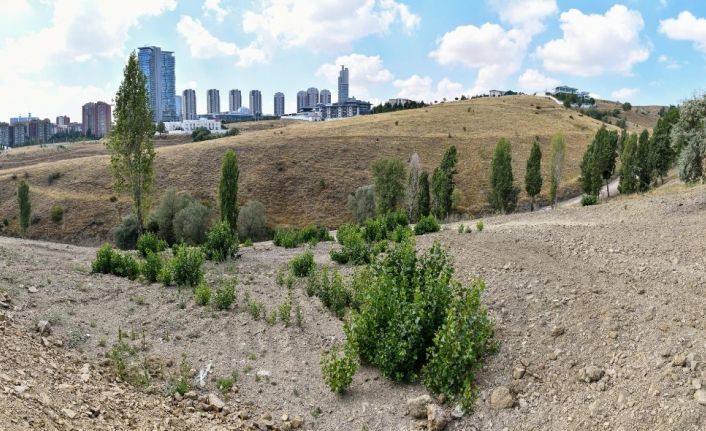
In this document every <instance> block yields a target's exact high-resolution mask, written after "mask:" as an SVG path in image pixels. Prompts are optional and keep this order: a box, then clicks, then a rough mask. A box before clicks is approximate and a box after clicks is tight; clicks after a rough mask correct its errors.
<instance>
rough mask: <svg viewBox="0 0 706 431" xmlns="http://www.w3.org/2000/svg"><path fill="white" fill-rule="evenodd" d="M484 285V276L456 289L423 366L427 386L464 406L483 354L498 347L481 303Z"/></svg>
mask: <svg viewBox="0 0 706 431" xmlns="http://www.w3.org/2000/svg"><path fill="white" fill-rule="evenodd" d="M484 289H485V283H484V282H483V280H475V281H474V282H473V283H472V284H471V288H470V289H461V290H459V291H458V293H457V295H456V296H455V297H454V298H453V300H452V301H451V305H450V307H449V310H448V312H447V314H446V318H445V320H444V324H443V325H442V326H441V328H440V329H439V330H438V331H437V332H436V335H435V336H434V344H433V346H431V347H430V348H429V350H428V352H427V356H428V362H427V363H426V365H425V366H424V369H423V374H424V384H425V386H426V387H427V388H428V389H429V390H431V391H432V392H434V393H437V394H443V395H445V396H446V397H448V398H450V399H454V398H457V399H458V401H459V402H460V403H461V405H462V406H463V408H464V409H465V410H469V409H470V408H471V406H472V404H473V402H474V401H475V398H476V388H475V383H474V381H475V372H476V371H477V370H478V369H480V368H481V366H482V365H483V358H484V357H485V356H486V355H488V354H489V353H492V352H494V351H495V350H496V348H497V344H496V342H495V341H493V335H494V332H495V329H494V325H493V322H492V321H491V320H490V319H489V318H488V313H487V311H486V310H485V308H484V307H483V306H482V305H481V303H480V295H481V293H482V292H483V290H484Z"/></svg>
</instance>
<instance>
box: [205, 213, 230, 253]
mask: <svg viewBox="0 0 706 431" xmlns="http://www.w3.org/2000/svg"><path fill="white" fill-rule="evenodd" d="M237 252H238V235H236V234H235V233H234V232H233V230H232V229H231V228H230V225H229V224H228V222H225V221H222V222H220V223H218V224H217V225H215V226H214V227H213V228H212V229H211V230H210V231H209V232H208V237H207V238H206V244H204V253H205V254H206V259H208V260H213V261H216V262H223V261H224V260H226V259H229V258H231V257H233V256H235V253H237Z"/></svg>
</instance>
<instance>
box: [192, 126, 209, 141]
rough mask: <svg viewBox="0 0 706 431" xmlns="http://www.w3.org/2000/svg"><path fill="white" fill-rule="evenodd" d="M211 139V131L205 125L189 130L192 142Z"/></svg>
mask: <svg viewBox="0 0 706 431" xmlns="http://www.w3.org/2000/svg"><path fill="white" fill-rule="evenodd" d="M209 139H213V137H212V136H211V131H210V130H208V129H207V128H205V127H197V128H195V129H194V131H193V132H191V140H192V141H193V142H201V141H207V140H209Z"/></svg>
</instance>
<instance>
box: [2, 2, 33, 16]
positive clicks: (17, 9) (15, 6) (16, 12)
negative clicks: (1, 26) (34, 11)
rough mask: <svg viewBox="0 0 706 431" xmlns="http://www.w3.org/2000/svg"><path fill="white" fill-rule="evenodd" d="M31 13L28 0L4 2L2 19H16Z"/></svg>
mask: <svg viewBox="0 0 706 431" xmlns="http://www.w3.org/2000/svg"><path fill="white" fill-rule="evenodd" d="M29 11H30V7H29V1H27V0H12V1H8V2H4V3H3V5H2V17H0V21H2V19H3V18H14V17H17V16H20V15H24V14H26V13H27V12H29Z"/></svg>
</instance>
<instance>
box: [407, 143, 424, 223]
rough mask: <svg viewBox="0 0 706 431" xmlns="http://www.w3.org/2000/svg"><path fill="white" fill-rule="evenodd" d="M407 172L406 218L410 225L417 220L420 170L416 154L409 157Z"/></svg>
mask: <svg viewBox="0 0 706 431" xmlns="http://www.w3.org/2000/svg"><path fill="white" fill-rule="evenodd" d="M407 170H408V174H407V195H406V202H405V204H406V207H407V217H409V221H410V222H411V223H416V221H417V220H419V174H420V172H421V170H422V168H421V163H420V161H419V156H418V155H417V153H414V154H412V157H410V159H409V167H408V168H407Z"/></svg>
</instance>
